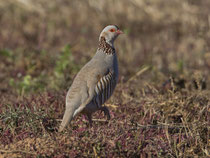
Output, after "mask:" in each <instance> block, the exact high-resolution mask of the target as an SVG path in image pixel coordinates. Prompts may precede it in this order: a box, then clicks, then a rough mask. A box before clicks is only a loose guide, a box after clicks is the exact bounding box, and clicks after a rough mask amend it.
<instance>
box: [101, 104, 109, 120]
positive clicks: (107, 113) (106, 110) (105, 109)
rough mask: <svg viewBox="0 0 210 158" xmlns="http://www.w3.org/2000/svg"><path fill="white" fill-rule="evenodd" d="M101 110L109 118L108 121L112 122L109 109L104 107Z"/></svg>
mask: <svg viewBox="0 0 210 158" xmlns="http://www.w3.org/2000/svg"><path fill="white" fill-rule="evenodd" d="M101 110H102V111H103V112H104V114H105V115H106V116H107V120H110V118H111V117H110V113H109V109H108V108H107V107H106V106H103V107H101Z"/></svg>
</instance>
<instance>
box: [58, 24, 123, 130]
mask: <svg viewBox="0 0 210 158" xmlns="http://www.w3.org/2000/svg"><path fill="white" fill-rule="evenodd" d="M120 34H123V32H122V31H121V30H120V29H119V27H118V26H116V25H108V26H106V27H105V28H104V29H103V30H102V32H101V33H100V36H99V44H98V48H97V50H96V53H95V55H94V56H93V57H92V59H91V60H90V61H89V62H88V63H87V64H85V65H84V66H83V67H82V68H81V70H80V71H79V72H78V73H77V75H76V77H75V78H74V80H73V82H72V85H71V87H70V88H69V90H68V92H67V95H66V108H65V112H64V115H63V119H62V122H61V124H60V127H59V132H61V131H63V130H64V128H65V127H66V126H67V125H68V124H69V123H70V122H71V121H72V119H73V118H75V116H77V115H78V114H79V113H82V114H85V115H86V116H87V118H88V121H89V124H90V126H92V114H93V113H94V112H96V111H98V110H101V111H103V112H104V114H105V116H106V117H107V120H109V119H110V113H109V109H108V108H107V107H106V106H105V105H104V103H105V102H106V101H107V100H108V99H109V98H110V97H111V95H112V94H113V91H114V89H115V87H116V85H117V81H118V59H117V54H116V50H115V47H114V41H115V40H116V38H117V37H118V36H119V35H120Z"/></svg>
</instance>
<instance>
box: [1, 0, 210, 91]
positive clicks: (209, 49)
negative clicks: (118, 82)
mask: <svg viewBox="0 0 210 158" xmlns="http://www.w3.org/2000/svg"><path fill="white" fill-rule="evenodd" d="M209 7H210V1H208V0H199V1H197V0H184V1H183V0H173V1H166V0H147V1H144V0H130V1H127V0H115V1H113V0H107V1H95V0H77V1H69V0H62V1H57V0H51V1H48V0H36V1H33V0H7V1H5V0H1V1H0V80H1V82H0V92H1V93H6V92H8V91H14V89H15V92H18V93H19V94H23V93H25V92H27V91H37V90H40V89H41V90H43V89H57V90H58V89H60V88H66V89H67V88H68V86H70V84H71V82H72V78H73V77H74V76H75V74H76V73H77V72H78V70H79V69H80V68H81V66H83V65H84V64H85V63H86V62H87V61H88V60H90V59H91V57H92V56H93V55H94V53H95V51H96V49H97V45H98V36H99V34H100V32H101V30H102V29H103V28H104V27H105V26H106V25H108V24H116V25H118V26H119V27H120V28H121V29H122V30H123V31H124V32H125V34H124V35H122V36H121V37H120V38H118V40H117V42H116V44H115V45H116V49H117V53H118V56H119V66H120V76H121V79H122V81H123V82H124V81H127V80H128V79H129V78H130V77H131V76H133V75H135V73H137V72H138V71H139V70H141V69H142V68H143V67H147V66H148V67H150V68H151V69H150V70H151V71H150V73H151V75H152V76H151V78H150V79H151V80H153V81H155V80H159V79H163V78H164V77H165V78H168V77H169V76H170V75H173V76H177V75H178V76H179V77H180V76H181V78H183V76H185V78H188V77H189V76H191V75H192V74H194V73H199V75H201V76H204V77H205V79H206V78H207V80H208V73H209V69H210V42H209V40H210V30H209V28H210V10H209ZM165 78H164V79H165Z"/></svg>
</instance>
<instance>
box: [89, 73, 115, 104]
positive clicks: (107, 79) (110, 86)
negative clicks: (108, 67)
mask: <svg viewBox="0 0 210 158" xmlns="http://www.w3.org/2000/svg"><path fill="white" fill-rule="evenodd" d="M115 84H116V83H115V80H114V75H113V73H111V72H109V73H108V74H107V75H106V76H104V77H102V78H101V79H100V80H99V82H98V83H97V85H96V88H95V97H94V99H93V102H94V104H96V106H98V107H99V108H100V107H101V106H102V105H103V104H104V103H105V102H106V101H107V100H108V99H109V97H110V96H111V95H112V92H113V90H114V87H115Z"/></svg>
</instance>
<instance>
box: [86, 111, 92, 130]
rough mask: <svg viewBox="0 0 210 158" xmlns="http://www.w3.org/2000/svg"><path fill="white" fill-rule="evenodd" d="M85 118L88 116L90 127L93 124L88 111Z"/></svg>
mask: <svg viewBox="0 0 210 158" xmlns="http://www.w3.org/2000/svg"><path fill="white" fill-rule="evenodd" d="M87 118H88V121H89V125H90V127H92V124H93V121H92V115H91V114H90V113H88V114H87Z"/></svg>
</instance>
